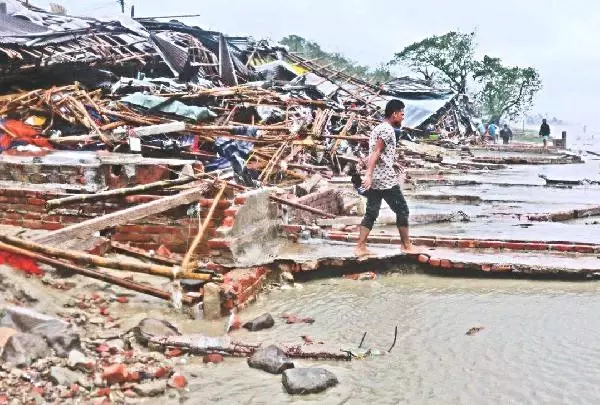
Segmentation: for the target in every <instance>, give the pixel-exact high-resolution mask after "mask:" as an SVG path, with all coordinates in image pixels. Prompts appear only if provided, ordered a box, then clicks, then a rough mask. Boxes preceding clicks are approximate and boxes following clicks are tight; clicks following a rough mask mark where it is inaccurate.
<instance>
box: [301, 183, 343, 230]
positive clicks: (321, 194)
mask: <svg viewBox="0 0 600 405" xmlns="http://www.w3.org/2000/svg"><path fill="white" fill-rule="evenodd" d="M297 202H298V203H300V204H303V205H307V206H309V207H313V208H318V209H320V210H322V211H325V212H328V213H330V214H334V215H340V214H341V213H342V210H343V201H342V197H341V196H340V194H339V192H338V191H337V190H334V189H326V190H322V191H318V192H316V193H312V194H308V195H306V196H304V197H301V198H299V199H298V200H297ZM317 218H319V216H317V215H312V214H310V213H308V212H306V211H303V210H298V209H292V210H291V211H290V215H289V219H290V222H291V223H297V224H305V225H309V224H312V223H314V222H315V221H316V220H317Z"/></svg>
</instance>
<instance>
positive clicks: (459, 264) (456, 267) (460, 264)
mask: <svg viewBox="0 0 600 405" xmlns="http://www.w3.org/2000/svg"><path fill="white" fill-rule="evenodd" d="M452 266H453V267H454V268H455V269H457V270H462V269H464V268H465V264H464V263H456V262H453V263H452Z"/></svg>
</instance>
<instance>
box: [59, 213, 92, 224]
mask: <svg viewBox="0 0 600 405" xmlns="http://www.w3.org/2000/svg"><path fill="white" fill-rule="evenodd" d="M85 219H87V218H81V217H76V216H73V215H61V216H60V221H57V222H62V223H63V224H78V223H80V222H82V221H84V220H85Z"/></svg>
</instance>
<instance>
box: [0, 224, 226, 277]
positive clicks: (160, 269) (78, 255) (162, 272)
mask: <svg viewBox="0 0 600 405" xmlns="http://www.w3.org/2000/svg"><path fill="white" fill-rule="evenodd" d="M0 241H2V242H4V243H7V244H10V245H12V246H16V247H19V248H20V249H27V250H29V251H31V252H36V253H40V254H44V255H48V256H51V257H58V258H61V259H67V260H72V261H74V262H77V263H80V264H86V265H94V266H98V267H106V268H111V269H118V270H126V271H133V272H136V273H146V274H152V275H154V276H160V277H168V278H177V276H180V275H181V274H180V273H179V272H178V271H177V268H175V267H170V266H161V265H155V264H146V263H138V262H135V261H132V260H121V259H119V260H115V259H109V258H106V257H102V256H96V255H92V254H88V253H83V252H78V251H74V250H66V249H59V248H55V247H50V246H45V245H41V244H39V243H35V242H32V241H29V240H25V239H20V238H16V237H14V236H9V235H0ZM185 278H188V279H194V280H206V281H208V280H213V279H214V278H215V277H213V276H212V275H211V274H203V273H188V274H186V275H185ZM213 281H218V280H213Z"/></svg>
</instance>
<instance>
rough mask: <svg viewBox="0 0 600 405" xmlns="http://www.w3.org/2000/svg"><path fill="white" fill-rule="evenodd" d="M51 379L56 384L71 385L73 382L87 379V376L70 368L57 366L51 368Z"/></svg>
mask: <svg viewBox="0 0 600 405" xmlns="http://www.w3.org/2000/svg"><path fill="white" fill-rule="evenodd" d="M50 380H51V381H52V382H53V383H54V384H56V385H62V386H65V387H70V386H71V384H75V383H80V381H82V380H85V376H84V375H83V374H81V373H78V372H75V371H71V370H69V369H68V368H64V367H56V366H55V367H52V368H50Z"/></svg>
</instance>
